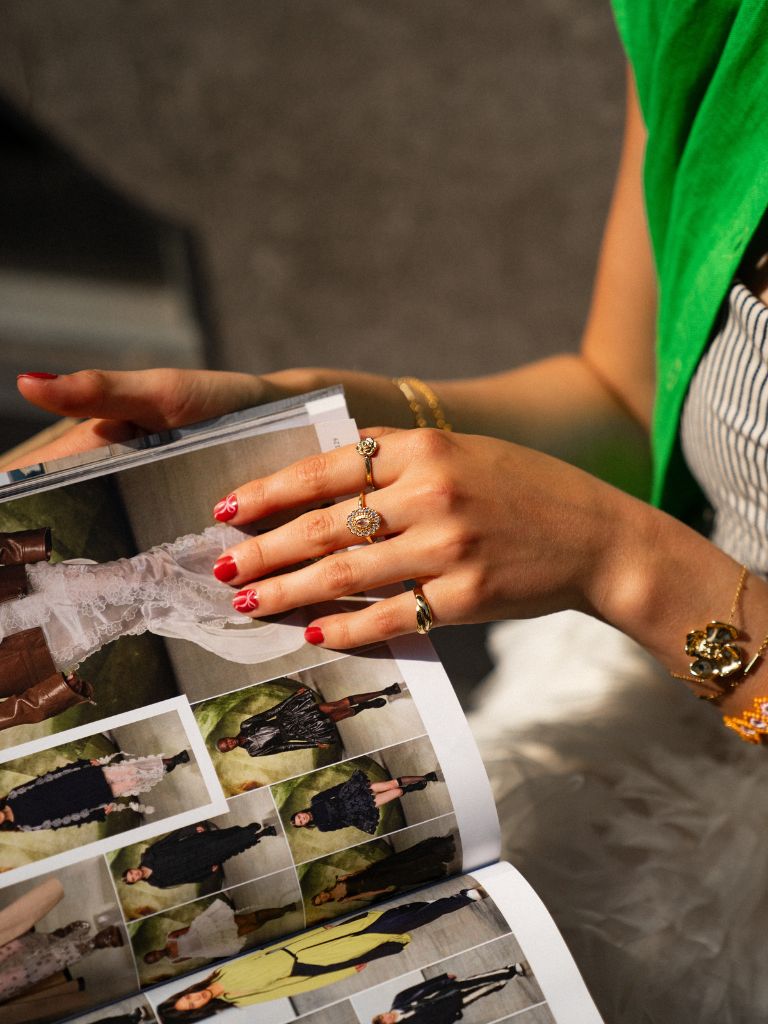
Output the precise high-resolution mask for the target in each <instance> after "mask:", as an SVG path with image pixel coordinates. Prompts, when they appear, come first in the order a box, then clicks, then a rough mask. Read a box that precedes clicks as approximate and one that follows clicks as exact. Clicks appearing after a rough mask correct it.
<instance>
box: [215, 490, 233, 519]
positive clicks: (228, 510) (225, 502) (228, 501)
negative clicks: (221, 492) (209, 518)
mask: <svg viewBox="0 0 768 1024" xmlns="http://www.w3.org/2000/svg"><path fill="white" fill-rule="evenodd" d="M236 515H237V495H236V494H228V495H227V496H226V498H223V499H222V500H221V501H219V502H217V503H216V506H215V507H214V510H213V518H214V519H218V521H219V522H220V523H226V522H229V520H230V519H234V517H235V516H236Z"/></svg>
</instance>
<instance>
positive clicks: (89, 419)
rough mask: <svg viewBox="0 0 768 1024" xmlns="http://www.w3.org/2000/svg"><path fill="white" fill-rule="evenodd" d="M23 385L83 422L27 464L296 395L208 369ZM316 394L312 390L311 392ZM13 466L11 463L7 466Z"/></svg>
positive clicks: (35, 378)
mask: <svg viewBox="0 0 768 1024" xmlns="http://www.w3.org/2000/svg"><path fill="white" fill-rule="evenodd" d="M274 376H275V377H277V376H279V375H277V374H276V375H274ZM301 384H302V381H300V380H297V381H296V385H295V386H296V387H297V389H298V390H301V387H300V385H301ZM17 385H18V388H19V391H20V392H21V394H22V395H23V397H24V398H26V399H27V401H29V402H31V403H32V404H33V405H37V406H39V407H40V408H41V409H45V410H46V411H48V412H53V413H56V414H57V415H59V416H66V417H74V418H76V419H83V418H84V419H83V422H82V423H77V424H76V425H74V426H72V427H70V429H69V430H68V431H66V433H64V434H62V435H61V436H59V437H57V438H56V439H55V440H53V441H51V442H50V443H49V444H45V445H43V446H41V447H39V448H36V449H33V450H31V451H29V452H28V453H25V455H24V459H25V463H24V464H25V465H31V464H32V463H34V462H42V461H44V460H48V459H56V458H62V457H63V456H66V455H74V454H76V453H77V452H82V451H88V450H90V449H92V448H99V447H101V446H102V445H106V444H115V443H119V442H122V441H127V440H130V439H131V438H134V437H139V436H141V435H143V434H149V433H153V432H154V431H157V430H165V429H167V428H168V427H179V426H185V425H186V424H189V423H195V422H197V421H199V420H206V419H210V418H212V417H214V416H220V415H222V414H223V413H227V412H232V411H233V410H235V409H245V408H247V407H248V406H251V405H258V404H259V403H261V402H269V401H272V400H273V399H274V398H278V397H284V396H285V395H286V394H288V393H297V392H294V391H286V390H285V389H283V388H281V387H280V386H279V385H278V384H277V383H276V382H275V383H273V382H272V381H270V380H269V379H267V378H263V377H254V376H251V375H250V374H247V373H216V372H212V371H211V372H209V371H203V370H135V371H123V372H117V371H103V370H81V371H80V372H79V373H69V374H65V375H62V376H56V375H50V374H41V375H37V374H20V375H19V378H18V381H17ZM310 389H311V385H310V387H308V388H306V390H310ZM15 465H16V463H13V464H12V463H7V464H6V465H4V466H2V468H3V469H9V468H15Z"/></svg>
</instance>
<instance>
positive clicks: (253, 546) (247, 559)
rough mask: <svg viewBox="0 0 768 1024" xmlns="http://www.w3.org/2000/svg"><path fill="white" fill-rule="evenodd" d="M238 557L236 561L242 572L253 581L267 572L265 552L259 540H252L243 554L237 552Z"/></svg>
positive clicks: (243, 550)
mask: <svg viewBox="0 0 768 1024" xmlns="http://www.w3.org/2000/svg"><path fill="white" fill-rule="evenodd" d="M237 555H238V557H237V558H236V559H235V561H236V562H237V564H238V567H239V568H240V572H241V573H244V574H245V575H247V576H250V577H251V578H252V579H256V578H258V577H260V576H263V575H264V572H265V570H266V561H265V558H264V550H263V548H262V546H261V544H259V542H258V541H257V540H252V541H249V542H248V543H247V545H246V546H245V547H244V548H243V549H242V554H240V553H239V552H237Z"/></svg>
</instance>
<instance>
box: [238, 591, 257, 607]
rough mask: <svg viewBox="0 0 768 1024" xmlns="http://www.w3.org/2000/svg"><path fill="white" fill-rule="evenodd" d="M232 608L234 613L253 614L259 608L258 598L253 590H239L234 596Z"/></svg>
mask: <svg viewBox="0 0 768 1024" xmlns="http://www.w3.org/2000/svg"><path fill="white" fill-rule="evenodd" d="M232 607H233V608H234V609H235V611H236V612H255V611H256V609H257V608H258V607H259V598H258V596H257V594H256V591H255V590H241V591H240V593H239V594H235V597H234V600H233V601H232Z"/></svg>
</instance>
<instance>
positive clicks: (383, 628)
mask: <svg viewBox="0 0 768 1024" xmlns="http://www.w3.org/2000/svg"><path fill="white" fill-rule="evenodd" d="M371 617H372V619H373V626H374V629H375V631H376V635H377V636H378V637H390V636H397V634H398V633H400V632H402V628H401V623H400V620H399V619H398V617H397V614H396V612H395V609H394V608H393V607H392V606H391V604H390V602H389V601H380V602H379V603H378V604H376V605H374V606H373V608H372V609H371ZM415 621H416V620H415V618H414V622H415Z"/></svg>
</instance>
